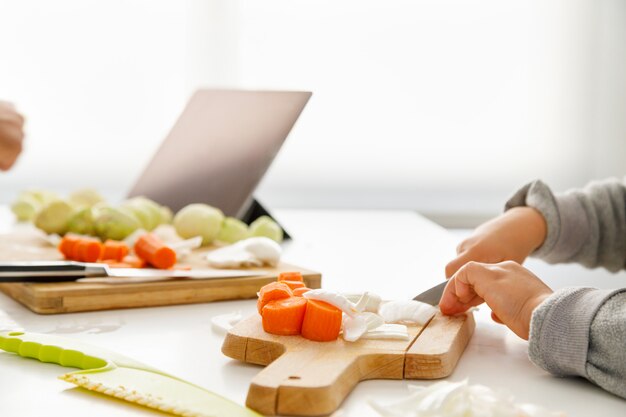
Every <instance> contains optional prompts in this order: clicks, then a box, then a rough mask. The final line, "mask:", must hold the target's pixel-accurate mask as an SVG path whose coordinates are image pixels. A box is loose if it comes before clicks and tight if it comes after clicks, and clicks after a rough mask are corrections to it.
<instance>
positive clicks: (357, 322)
mask: <svg viewBox="0 0 626 417" xmlns="http://www.w3.org/2000/svg"><path fill="white" fill-rule="evenodd" d="M366 332H367V321H366V320H365V317H363V316H361V315H360V314H359V315H356V316H354V317H350V316H348V315H346V316H345V317H344V318H343V340H345V341H346V342H356V341H357V340H359V338H360V337H361V336H363V335H364V334H365V333H366Z"/></svg>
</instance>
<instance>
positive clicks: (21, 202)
mask: <svg viewBox="0 0 626 417" xmlns="http://www.w3.org/2000/svg"><path fill="white" fill-rule="evenodd" d="M40 210H41V202H40V201H39V200H37V199H36V198H35V197H33V196H32V195H29V194H23V195H21V196H19V197H18V198H17V200H15V201H14V202H13V204H11V211H12V212H13V214H15V217H16V218H17V220H18V221H21V222H28V221H32V220H33V219H34V218H35V216H37V213H39V211H40Z"/></svg>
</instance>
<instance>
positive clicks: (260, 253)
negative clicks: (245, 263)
mask: <svg viewBox="0 0 626 417" xmlns="http://www.w3.org/2000/svg"><path fill="white" fill-rule="evenodd" d="M236 244H239V245H241V247H243V248H244V249H245V250H246V251H248V252H249V253H251V254H253V255H254V256H255V257H256V258H257V259H258V260H260V261H261V262H263V263H264V264H267V265H270V266H276V265H278V261H280V255H281V253H282V249H281V248H280V245H279V244H278V243H276V242H275V241H273V240H272V239H270V238H268V237H262V236H259V237H251V238H248V239H244V240H242V241H240V242H238V243H236Z"/></svg>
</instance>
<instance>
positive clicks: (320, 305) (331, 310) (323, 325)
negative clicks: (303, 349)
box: [302, 298, 342, 342]
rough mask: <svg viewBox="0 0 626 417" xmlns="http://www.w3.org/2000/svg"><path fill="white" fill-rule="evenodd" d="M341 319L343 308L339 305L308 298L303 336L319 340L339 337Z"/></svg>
mask: <svg viewBox="0 0 626 417" xmlns="http://www.w3.org/2000/svg"><path fill="white" fill-rule="evenodd" d="M303 299H305V298H303ZM305 300H306V299H305ZM341 319H342V315H341V310H339V309H338V308H337V307H335V306H332V305H330V304H328V303H325V302H323V301H318V300H307V307H306V312H305V314H304V321H303V322H302V336H303V337H304V338H306V339H309V340H315V341H317V342H329V341H332V340H335V339H337V337H339V331H340V330H341Z"/></svg>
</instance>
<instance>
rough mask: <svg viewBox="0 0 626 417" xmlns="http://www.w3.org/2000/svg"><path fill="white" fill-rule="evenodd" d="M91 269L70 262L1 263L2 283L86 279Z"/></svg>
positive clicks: (0, 277)
mask: <svg viewBox="0 0 626 417" xmlns="http://www.w3.org/2000/svg"><path fill="white" fill-rule="evenodd" d="M90 268H91V267H89V266H87V265H85V264H83V263H80V262H70V261H48V262H45V261H44V262H39V261H37V262H1V261H0V282H63V281H75V280H76V279H78V278H81V277H84V276H85V275H86V271H87V270H88V269H90Z"/></svg>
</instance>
